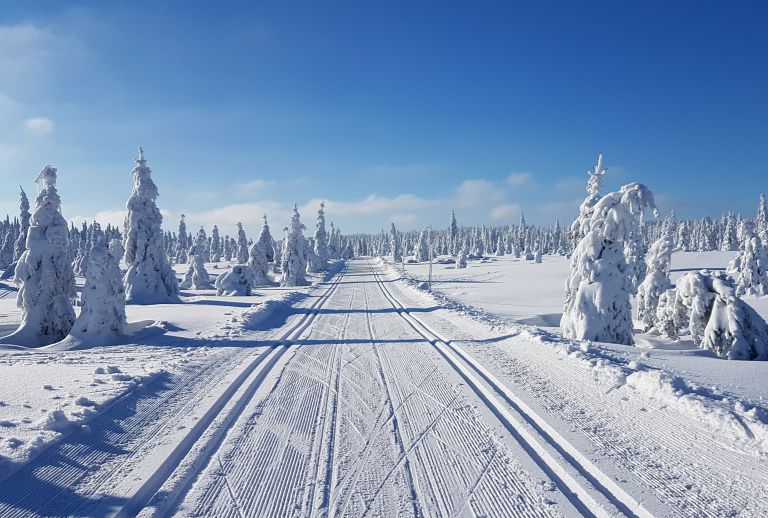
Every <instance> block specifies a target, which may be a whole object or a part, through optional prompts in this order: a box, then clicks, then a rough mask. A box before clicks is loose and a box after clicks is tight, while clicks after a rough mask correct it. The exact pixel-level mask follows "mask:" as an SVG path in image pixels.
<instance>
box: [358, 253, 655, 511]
mask: <svg viewBox="0 0 768 518" xmlns="http://www.w3.org/2000/svg"><path fill="white" fill-rule="evenodd" d="M369 267H370V269H371V272H372V273H373V276H374V278H375V279H376V282H377V284H378V286H379V288H380V289H381V291H382V293H383V294H384V296H385V297H386V298H387V299H388V300H389V302H390V303H391V304H392V307H393V308H394V309H395V311H396V312H397V313H398V314H399V315H400V316H401V317H402V318H403V319H405V320H406V322H408V323H409V324H410V326H411V327H412V328H413V329H414V331H416V332H417V333H418V334H419V335H421V336H422V337H424V339H425V340H426V341H428V342H429V343H430V344H432V346H433V347H434V348H435V349H436V350H437V351H438V352H439V353H440V354H441V355H442V356H443V357H444V358H445V359H446V361H447V362H448V364H449V365H450V366H451V367H452V368H453V369H454V370H455V371H456V372H457V373H458V374H459V375H460V376H461V378H463V379H464V381H465V382H466V383H467V384H468V386H469V387H470V388H472V390H473V391H474V392H475V393H476V394H477V395H478V396H479V397H480V399H481V400H482V401H483V402H484V403H485V404H486V405H487V407H488V409H489V410H490V411H491V412H492V413H493V414H494V415H495V416H496V417H497V418H498V419H499V420H500V421H501V422H502V424H503V425H504V426H505V428H506V429H507V430H508V431H509V432H510V433H511V434H512V435H513V436H514V437H515V439H516V440H517V441H518V443H520V445H521V446H522V447H523V448H524V449H525V450H526V451H527V452H528V453H529V454H530V456H531V458H533V460H534V461H536V463H537V464H538V465H539V466H540V467H541V468H542V470H543V471H544V472H545V473H546V474H547V475H548V476H549V477H550V478H551V479H552V480H553V482H555V483H556V484H557V485H558V487H559V488H560V490H561V491H562V493H563V494H564V495H565V496H566V498H568V499H569V500H570V501H571V503H572V504H573V505H574V506H575V507H576V508H577V509H578V510H579V511H580V512H582V513H583V514H585V515H593V516H611V515H612V514H613V513H614V512H615V511H614V510H613V509H605V508H604V506H603V505H601V504H600V503H599V502H597V501H596V500H595V498H594V497H593V496H592V494H591V493H590V492H589V491H588V490H587V489H586V487H585V485H586V486H587V487H589V486H591V487H593V488H594V489H595V490H597V491H599V492H600V493H602V495H603V496H604V497H605V498H606V499H607V500H608V501H609V502H610V503H611V504H612V505H613V506H615V510H617V511H619V512H621V513H623V514H624V515H627V516H638V517H643V518H645V517H652V516H653V515H652V514H651V513H650V512H649V511H648V510H646V509H645V508H644V507H643V506H642V504H640V503H639V502H637V501H636V500H635V499H634V498H633V497H632V496H630V495H629V494H627V493H626V492H625V491H624V490H623V489H622V488H621V487H620V486H618V485H617V484H616V483H615V482H614V481H613V480H612V479H611V478H610V477H609V476H607V475H606V474H604V473H603V472H602V471H601V470H600V469H599V468H598V467H597V466H595V465H594V464H593V463H592V462H591V461H590V460H589V459H587V458H586V457H585V456H584V455H583V454H582V453H581V452H579V451H578V450H577V449H576V448H575V447H574V446H573V445H571V444H570V443H569V442H568V441H567V440H566V439H565V438H564V437H562V436H561V435H560V434H559V433H558V432H557V431H556V430H554V429H553V428H552V427H551V426H550V425H549V424H548V423H547V422H546V421H545V420H544V419H543V418H542V417H540V416H539V415H537V414H536V413H535V412H534V411H533V410H532V409H530V408H529V407H528V405H526V404H525V402H523V401H522V400H520V399H519V398H518V397H517V396H515V395H514V394H513V393H512V392H511V391H510V390H509V388H507V387H506V386H505V385H504V384H503V383H502V382H501V381H499V380H498V379H497V378H496V377H495V376H494V375H493V374H492V373H490V372H489V371H488V370H487V369H486V368H485V367H483V366H482V365H481V364H480V363H478V362H477V361H476V360H475V359H474V358H472V357H471V356H470V355H469V354H467V353H466V352H464V351H463V349H462V348H460V347H459V346H458V345H456V344H454V343H452V342H451V341H450V340H448V339H446V338H444V337H443V336H441V335H440V334H439V333H438V332H436V331H435V330H434V329H432V328H431V327H430V326H429V325H427V324H426V323H424V322H423V321H422V320H421V319H420V318H418V317H416V316H415V315H413V314H412V313H411V312H410V311H409V310H408V308H407V307H406V306H405V305H404V304H403V303H402V302H401V301H400V300H399V299H398V298H397V297H395V296H394V295H393V294H392V292H391V291H390V290H389V288H388V287H387V286H386V283H385V282H384V281H383V280H382V279H381V276H380V274H379V273H378V272H377V271H376V269H375V268H374V267H373V265H372V264H370V263H369ZM502 401H504V402H505V403H506V404H505V403H502ZM552 450H554V451H555V452H556V453H554V454H553V452H552ZM574 470H575V471H576V473H577V474H578V475H577V476H578V477H579V478H581V479H582V480H578V479H577V478H576V477H575V476H574V475H573V474H572V472H573V471H574ZM584 482H587V484H585V483H584Z"/></svg>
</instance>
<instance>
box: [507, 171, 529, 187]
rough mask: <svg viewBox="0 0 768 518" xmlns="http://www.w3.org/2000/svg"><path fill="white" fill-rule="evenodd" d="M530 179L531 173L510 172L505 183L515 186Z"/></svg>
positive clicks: (523, 183)
mask: <svg viewBox="0 0 768 518" xmlns="http://www.w3.org/2000/svg"><path fill="white" fill-rule="evenodd" d="M530 181H531V173H512V174H511V175H509V176H508V177H507V183H508V184H509V185H513V186H515V187H519V186H521V185H525V184H527V183H528V182H530Z"/></svg>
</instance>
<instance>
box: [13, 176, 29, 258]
mask: <svg viewBox="0 0 768 518" xmlns="http://www.w3.org/2000/svg"><path fill="white" fill-rule="evenodd" d="M19 189H20V190H21V193H20V196H21V201H20V202H19V237H18V238H17V239H16V246H15V247H14V253H13V261H14V262H17V261H18V260H19V258H20V257H21V255H22V254H23V253H24V251H25V250H26V249H27V232H28V231H29V219H30V218H31V217H32V214H30V212H29V199H28V198H27V193H25V192H24V189H22V188H21V186H19Z"/></svg>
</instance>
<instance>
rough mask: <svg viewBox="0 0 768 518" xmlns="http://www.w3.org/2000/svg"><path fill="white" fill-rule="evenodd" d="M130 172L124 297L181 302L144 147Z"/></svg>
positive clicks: (132, 300) (145, 301)
mask: <svg viewBox="0 0 768 518" xmlns="http://www.w3.org/2000/svg"><path fill="white" fill-rule="evenodd" d="M131 174H132V175H133V193H132V194H131V197H130V198H129V199H128V204H127V206H128V215H127V216H126V218H125V264H126V266H127V267H128V272H127V273H126V274H125V278H124V282H125V295H126V296H125V299H126V301H127V302H128V303H134V304H164V303H173V302H178V300H179V296H178V295H179V285H178V281H177V280H176V274H175V273H174V271H173V268H171V265H170V264H169V262H168V256H167V254H166V252H165V248H163V230H162V228H161V226H162V223H163V216H162V215H161V214H160V209H158V208H157V204H156V200H157V197H158V190H157V186H156V185H155V182H153V181H152V171H151V170H150V168H149V166H147V161H146V160H145V159H144V150H143V149H142V148H141V147H140V148H139V158H138V159H137V160H136V167H134V168H133V171H132V172H131Z"/></svg>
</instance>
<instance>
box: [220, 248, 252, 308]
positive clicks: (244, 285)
mask: <svg viewBox="0 0 768 518" xmlns="http://www.w3.org/2000/svg"><path fill="white" fill-rule="evenodd" d="M253 246H258V243H255V244H254V245H253ZM253 288H254V285H253V271H252V270H251V267H250V266H248V265H245V264H236V265H234V266H232V267H231V268H229V269H228V270H227V271H226V272H224V273H222V274H221V275H219V277H218V278H217V279H216V293H217V294H218V295H223V296H227V297H234V296H246V297H247V296H250V295H251V294H252V292H253Z"/></svg>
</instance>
